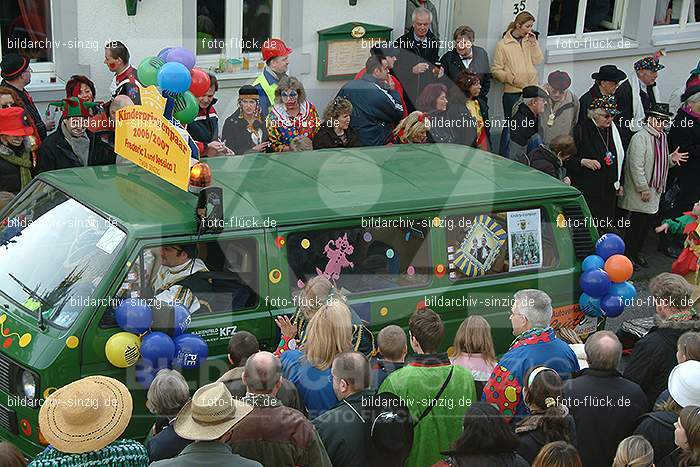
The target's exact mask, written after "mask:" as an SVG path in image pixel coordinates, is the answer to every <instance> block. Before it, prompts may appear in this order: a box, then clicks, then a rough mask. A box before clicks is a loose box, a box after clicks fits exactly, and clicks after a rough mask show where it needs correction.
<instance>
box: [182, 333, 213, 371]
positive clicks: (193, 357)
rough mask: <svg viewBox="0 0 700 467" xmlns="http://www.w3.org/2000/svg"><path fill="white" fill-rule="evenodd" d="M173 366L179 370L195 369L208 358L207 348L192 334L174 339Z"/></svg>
mask: <svg viewBox="0 0 700 467" xmlns="http://www.w3.org/2000/svg"><path fill="white" fill-rule="evenodd" d="M175 347H176V349H177V350H176V353H175V365H177V366H178V367H180V368H183V369H186V368H197V367H198V366H199V365H201V364H202V362H203V361H204V360H206V359H207V357H208V356H209V347H208V346H207V343H206V342H204V340H203V339H202V338H201V337H199V336H197V335H194V334H182V335H181V336H177V337H176V338H175Z"/></svg>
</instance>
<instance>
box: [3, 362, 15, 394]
mask: <svg viewBox="0 0 700 467" xmlns="http://www.w3.org/2000/svg"><path fill="white" fill-rule="evenodd" d="M12 366H13V364H12V361H11V360H10V359H9V358H7V357H6V356H5V355H3V354H1V353H0V390H2V391H5V392H7V393H11V391H10V379H11V378H12V371H10V370H11V369H12Z"/></svg>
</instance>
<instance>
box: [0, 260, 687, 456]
mask: <svg viewBox="0 0 700 467" xmlns="http://www.w3.org/2000/svg"><path fill="white" fill-rule="evenodd" d="M692 291H693V288H692V287H691V286H690V285H689V284H688V282H687V281H686V280H685V279H684V278H683V277H681V276H679V275H676V274H672V273H662V274H660V275H659V276H657V277H656V278H654V280H653V281H652V283H651V292H652V295H653V297H654V300H655V303H656V319H657V326H656V327H655V328H653V329H652V330H651V331H650V332H649V333H648V334H647V335H646V336H645V337H643V338H642V339H641V340H640V341H639V342H638V343H637V345H636V346H635V348H634V350H633V352H632V355H631V358H630V361H629V363H628V364H627V365H626V366H625V368H624V370H623V371H622V372H621V370H622V369H621V359H622V353H623V347H622V344H621V341H620V339H619V338H618V336H617V335H616V334H615V333H613V332H610V331H598V332H594V333H593V334H591V335H589V337H588V338H587V340H586V342H585V345H583V347H584V352H583V355H582V356H581V360H579V359H577V355H576V353H575V352H574V350H573V349H574V348H575V347H576V346H577V345H579V344H577V343H576V341H577V339H578V336H577V335H576V334H575V333H572V332H571V331H570V330H566V329H552V328H551V327H550V324H549V323H550V322H551V319H552V313H553V311H552V303H551V300H550V298H549V296H548V295H547V294H546V293H545V292H543V291H540V290H536V289H526V290H520V291H518V292H517V293H516V294H515V295H514V297H513V300H512V303H513V305H512V309H511V314H510V323H511V327H512V332H513V336H514V340H513V343H512V344H511V346H510V348H509V349H508V351H507V352H506V353H505V354H503V355H502V356H501V357H500V359H498V358H497V357H496V354H495V350H494V342H493V334H492V330H491V328H490V325H489V323H488V321H487V320H486V319H484V318H483V317H482V316H479V315H476V314H475V315H472V316H469V317H467V318H466V319H465V320H464V322H462V324H461V325H460V327H459V330H458V331H457V333H456V335H455V338H454V342H453V343H447V342H444V337H445V323H444V322H443V320H442V318H441V317H440V315H438V314H437V313H435V312H434V311H432V310H431V309H429V308H426V307H419V308H418V309H417V310H416V311H415V312H414V313H413V314H412V315H411V317H410V319H409V321H408V336H407V335H406V333H405V332H404V330H403V329H402V328H400V327H398V326H396V325H387V326H386V327H384V328H383V329H381V330H380V331H379V333H378V334H377V340H376V348H375V343H374V340H373V339H372V340H371V341H370V342H369V344H368V345H366V346H361V345H360V341H361V340H363V339H364V338H367V337H369V336H372V332H371V331H369V330H368V329H367V328H365V327H363V326H362V325H361V323H357V324H354V323H355V322H356V313H355V311H354V310H353V309H352V306H351V305H349V304H348V302H347V299H346V297H344V296H343V295H342V294H341V293H340V292H338V291H337V290H336V289H335V288H334V287H333V286H332V284H331V283H330V282H329V281H328V279H326V278H325V277H323V276H319V277H318V278H316V279H315V280H314V281H309V283H307V284H306V286H305V287H304V289H302V290H301V292H300V294H301V295H300V296H299V297H298V298H299V300H297V301H296V302H295V303H298V304H299V306H298V308H299V309H298V310H297V313H296V314H295V316H293V317H280V318H278V319H277V320H276V322H277V325H278V327H279V328H280V331H281V334H282V336H283V337H282V339H281V340H280V344H279V347H278V348H277V350H276V351H275V352H274V353H271V352H267V351H263V350H261V349H260V346H259V343H258V340H257V338H256V336H255V335H253V334H251V333H250V332H248V331H245V330H239V331H237V332H236V333H235V334H234V335H233V336H232V337H231V338H230V341H229V346H228V361H229V363H230V365H231V368H230V370H228V371H227V372H226V373H225V374H223V375H221V376H220V377H219V378H218V379H217V380H215V381H197V382H196V383H195V384H196V385H197V389H196V390H195V391H194V393H191V389H190V388H191V386H192V382H191V381H190V382H188V381H187V380H186V379H185V378H184V377H183V375H182V374H181V373H179V372H178V371H177V370H171V369H163V370H160V371H159V372H158V373H157V375H156V377H155V379H154V380H153V382H152V383H151V384H150V387H149V389H148V394H147V399H146V407H147V408H148V410H149V411H151V412H152V413H153V415H154V416H155V417H156V421H155V423H154V424H153V426H152V427H151V428H150V429H149V430H148V431H147V432H145V433H143V436H142V437H141V438H139V440H140V439H144V441H143V442H141V441H137V440H134V439H128V438H124V437H123V433H124V431H125V429H126V427H127V425H129V422H130V419H131V414H132V410H133V400H132V396H131V393H130V391H129V388H127V387H126V386H125V385H124V384H122V383H121V382H119V381H117V380H115V379H113V378H109V377H105V376H88V377H85V378H83V379H80V380H78V381H75V382H72V383H69V384H67V385H66V386H64V387H62V388H59V389H58V390H57V391H55V392H53V393H51V394H50V395H49V396H48V397H47V398H46V400H44V401H43V404H42V405H41V408H40V411H39V428H40V430H41V433H42V435H43V437H44V438H45V439H46V441H47V443H48V444H49V445H48V446H47V447H46V449H45V450H44V451H42V452H41V453H40V454H39V455H38V456H37V457H36V458H35V459H34V460H33V461H31V463H30V464H29V465H30V466H34V467H40V466H54V465H66V466H67V465H82V466H97V465H120V466H127V467H128V466H146V465H156V466H176V465H183V466H185V465H187V466H189V465H232V466H233V465H235V466H256V465H264V466H280V467H282V466H290V465H297V466H343V467H345V466H379V465H385V466H386V465H388V466H393V465H395V466H404V465H406V466H416V467H417V466H430V465H434V466H440V467H445V466H466V465H479V466H512V467H520V466H527V465H533V466H539V467H565V466H566V467H569V466H574V467H575V466H610V465H612V466H615V467H617V466H620V467H622V466H642V467H651V466H652V465H656V466H662V467H665V466H682V467H690V466H694V465H698V463H700V319H699V318H698V316H697V314H696V313H695V311H694V310H693V309H692V307H691V306H690V305H687V304H688V303H690V300H691V294H692ZM679 304H683V305H679ZM578 342H580V341H578ZM450 344H452V349H451V350H450V352H449V353H448V352H446V349H447V347H448V346H449V345H450ZM409 348H410V350H411V351H412V352H411V353H410V355H409ZM579 362H581V363H582V365H580V364H579ZM582 368H583V369H582ZM202 374H204V373H202ZM0 464H2V465H3V466H7V467H15V466H24V465H27V464H26V462H25V460H24V457H23V456H22V455H21V454H20V453H19V452H18V451H17V449H16V448H15V447H14V446H12V445H11V444H9V443H2V444H0Z"/></svg>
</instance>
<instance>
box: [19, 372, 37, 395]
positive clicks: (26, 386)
mask: <svg viewBox="0 0 700 467" xmlns="http://www.w3.org/2000/svg"><path fill="white" fill-rule="evenodd" d="M37 386H38V381H37V378H36V377H35V376H34V374H33V373H32V372H31V371H27V370H22V371H21V373H20V376H19V387H18V390H19V391H18V392H19V394H21V395H22V396H24V397H26V398H28V399H34V397H35V396H36V389H37Z"/></svg>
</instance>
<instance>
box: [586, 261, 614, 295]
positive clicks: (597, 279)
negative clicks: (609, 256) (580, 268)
mask: <svg viewBox="0 0 700 467" xmlns="http://www.w3.org/2000/svg"><path fill="white" fill-rule="evenodd" d="M579 284H580V285H581V288H582V289H583V291H584V292H585V293H587V294H588V295H590V296H591V297H593V298H598V297H602V296H603V295H605V294H607V293H608V290H609V289H610V277H608V273H607V272H605V271H603V270H602V269H600V268H598V269H591V270H590V271H585V272H584V273H583V274H581V278H580V279H579Z"/></svg>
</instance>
